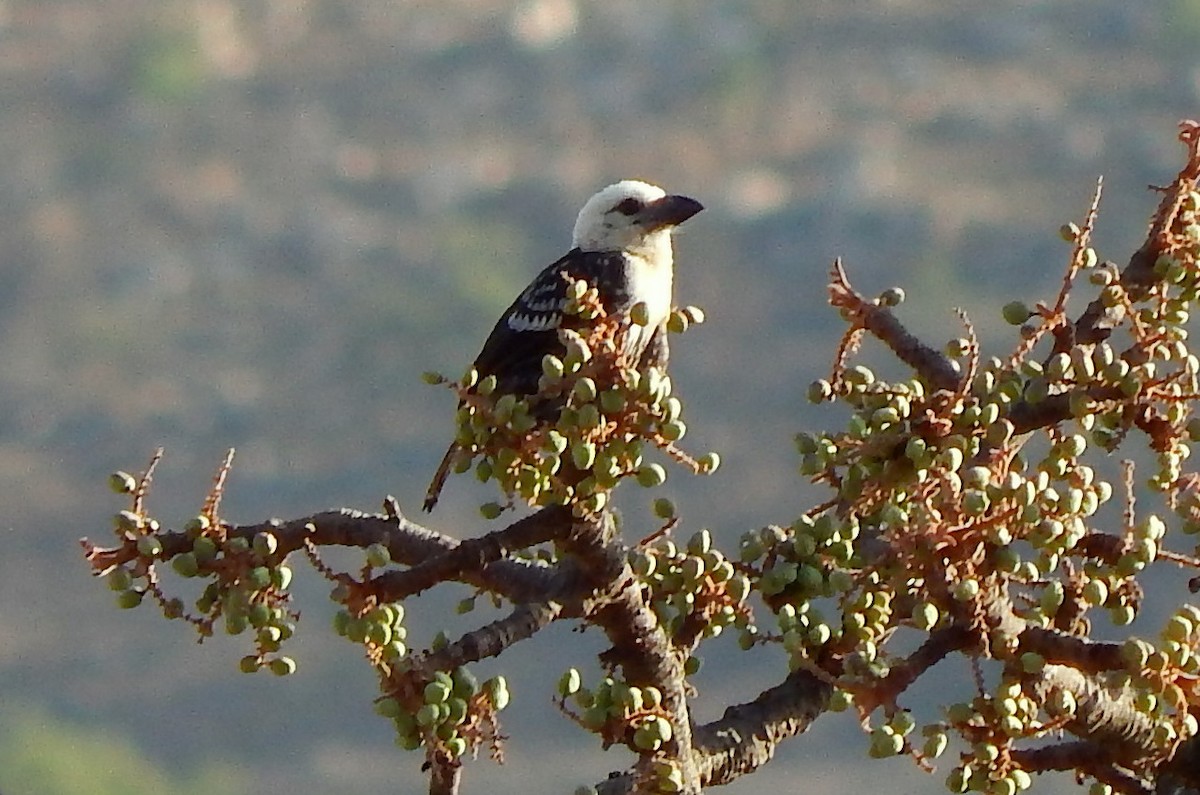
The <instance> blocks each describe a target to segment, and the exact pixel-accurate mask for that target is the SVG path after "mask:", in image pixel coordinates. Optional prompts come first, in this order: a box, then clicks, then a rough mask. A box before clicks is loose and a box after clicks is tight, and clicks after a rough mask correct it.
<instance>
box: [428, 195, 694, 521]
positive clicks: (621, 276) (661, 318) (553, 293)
mask: <svg viewBox="0 0 1200 795" xmlns="http://www.w3.org/2000/svg"><path fill="white" fill-rule="evenodd" d="M702 209H704V208H703V206H702V205H701V204H700V202H698V201H696V200H695V199H692V198H689V197H687V196H679V195H674V194H668V193H667V192H666V191H664V190H663V189H662V188H659V187H657V186H654V185H649V184H647V183H645V182H639V181H637V180H623V181H621V182H617V183H615V184H613V185H609V186H608V187H606V188H604V189H603V190H601V191H600V192H599V193H597V194H596V195H595V196H592V198H590V199H588V201H587V203H586V204H584V205H583V209H581V210H580V211H579V217H578V218H577V219H576V221H575V230H574V232H573V234H572V241H571V250H570V251H568V252H567V253H566V254H565V255H563V256H562V257H561V258H560V259H558V260H557V261H555V262H553V263H551V264H550V265H548V266H547V267H546V268H545V269H543V270H542V272H541V273H539V274H538V275H537V277H535V278H534V280H533V281H532V282H531V283H530V284H529V286H528V287H526V288H525V289H524V290H523V291H522V292H521V294H520V295H519V296H517V299H516V300H515V301H513V303H512V305H511V306H509V307H508V309H506V310H505V311H504V314H502V315H501V316H500V319H499V320H498V321H496V325H495V327H494V328H493V329H492V332H491V334H489V335H488V338H487V340H486V341H485V342H484V343H483V349H482V350H481V351H480V352H479V355H478V356H476V357H475V362H474V368H475V370H476V372H477V373H478V377H479V378H480V379H485V378H487V377H488V376H495V380H494V387H493V393H494V394H497V395H503V394H512V395H517V396H520V397H526V396H533V395H536V394H537V393H538V391H539V381H540V379H541V377H542V372H543V370H542V360H543V358H544V357H545V356H546V355H547V354H554V355H556V356H560V357H561V356H562V355H563V352H564V343H563V341H562V339H561V337H560V334H559V330H560V329H562V328H571V329H574V330H576V331H580V332H581V333H583V335H584V336H586V331H587V328H586V325H587V323H588V322H589V321H588V319H587V317H586V316H581V315H572V314H568V313H567V312H566V311H565V309H566V307H567V304H568V300H569V298H570V296H569V295H568V289H569V287H570V285H571V284H572V283H575V282H580V281H582V282H586V283H587V284H588V286H589V287H592V288H595V290H596V294H597V297H598V299H599V303H600V305H601V306H602V307H603V310H604V313H603V316H604V317H606V318H613V317H616V318H618V319H620V320H621V321H625V320H627V319H628V318H629V314H630V312H631V310H632V309H633V307H634V306H635V305H637V304H643V305H644V306H645V311H644V315H643V316H642V317H641V318H639V322H637V323H625V324H624V326H623V333H622V336H621V351H620V353H621V354H622V356H623V358H624V360H625V361H628V362H630V363H633V364H634V365H635V366H636V367H637V368H638V369H644V368H646V367H650V366H654V367H658V368H665V367H666V363H667V355H668V351H667V330H666V323H667V318H668V317H669V316H670V314H671V301H672V291H671V285H672V277H673V270H674V255H673V252H672V249H671V232H672V231H673V230H674V229H675V227H676V226H678V225H679V224H681V223H683V222H684V221H686V220H687V219H689V218H691V217H692V216H693V215H695V214H696V213H698V212H700V211H701V210H702ZM639 311H640V310H639ZM457 449H458V445H457V444H451V446H450V449H449V450H447V452H446V455H445V457H444V458H443V459H442V463H441V465H440V466H439V467H438V470H437V473H436V474H435V475H434V478H433V482H432V483H431V484H430V486H429V491H428V493H427V494H426V497H425V510H427V511H428V510H432V509H433V506H434V505H435V504H436V503H437V498H438V494H439V493H440V492H441V489H442V486H443V485H444V483H445V481H446V477H447V475H448V474H449V471H450V467H451V464H452V462H453V460H454V455H455V452H456V451H457Z"/></svg>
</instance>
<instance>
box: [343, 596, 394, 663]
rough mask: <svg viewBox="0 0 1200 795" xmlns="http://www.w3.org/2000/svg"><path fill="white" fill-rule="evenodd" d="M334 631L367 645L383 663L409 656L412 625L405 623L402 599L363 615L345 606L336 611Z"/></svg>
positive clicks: (371, 652)
mask: <svg viewBox="0 0 1200 795" xmlns="http://www.w3.org/2000/svg"><path fill="white" fill-rule="evenodd" d="M336 592H337V589H335V594H336ZM335 598H336V596H335ZM333 631H334V632H335V633H337V634H338V635H339V636H341V637H343V638H346V639H347V640H349V641H350V642H351V643H357V644H359V645H361V646H364V647H365V648H366V651H367V657H368V658H369V659H371V660H372V661H374V662H376V663H377V664H379V665H385V666H392V665H394V664H395V663H396V662H398V661H399V660H403V659H405V658H406V657H407V656H408V646H406V645H405V641H406V640H407V639H408V629H407V628H406V627H405V626H404V605H403V604H401V603H400V602H395V603H392V604H381V605H377V606H375V607H373V608H371V609H369V610H366V611H365V612H363V613H362V614H361V615H353V614H351V612H350V611H349V610H348V609H345V608H343V609H342V610H339V611H338V612H336V613H334V615H333Z"/></svg>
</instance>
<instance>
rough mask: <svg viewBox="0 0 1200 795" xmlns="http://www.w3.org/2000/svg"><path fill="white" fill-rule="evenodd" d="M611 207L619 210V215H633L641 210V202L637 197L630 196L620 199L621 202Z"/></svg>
mask: <svg viewBox="0 0 1200 795" xmlns="http://www.w3.org/2000/svg"><path fill="white" fill-rule="evenodd" d="M613 209H614V210H616V211H617V212H619V213H620V214H621V215H634V214H635V213H638V212H641V210H642V203H641V202H640V201H638V200H637V199H635V198H633V197H630V198H628V199H624V200H622V201H621V203H620V204H618V205H617V206H616V207H614V208H613Z"/></svg>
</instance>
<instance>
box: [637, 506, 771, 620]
mask: <svg viewBox="0 0 1200 795" xmlns="http://www.w3.org/2000/svg"><path fill="white" fill-rule="evenodd" d="M630 566H631V568H632V569H633V571H634V573H635V574H636V575H637V576H638V577H639V578H640V579H641V581H642V582H643V583H644V584H645V586H646V587H647V589H648V590H649V593H650V600H649V601H650V608H651V609H652V610H653V611H654V613H655V615H656V616H657V617H658V620H659V623H660V624H661V625H662V626H663V628H664V629H665V630H666V632H667V634H668V635H672V636H676V635H678V634H679V632H680V631H681V630H682V629H683V628H684V626H685V625H686V624H688V623H689V622H691V623H692V624H693V625H694V626H695V627H696V629H697V630H698V631H699V633H700V635H701V637H704V638H715V637H716V636H718V635H720V634H721V632H722V631H723V630H724V629H725V628H726V627H730V626H735V627H738V628H739V629H742V630H744V631H749V628H750V627H751V626H752V624H751V620H750V619H751V614H750V610H749V607H748V606H747V605H746V604H745V602H746V599H747V597H748V596H749V595H750V589H751V585H750V578H749V577H748V576H747V574H746V573H745V572H742V571H738V569H737V567H736V566H735V565H734V563H733V562H732V561H730V560H728V559H726V557H725V556H724V554H722V553H721V551H720V550H719V549H717V548H716V547H714V546H713V543H712V534H711V533H710V532H709V531H708V530H707V529H703V530H700V531H698V532H697V533H695V534H694V535H692V537H691V538H690V539H688V541H687V543H686V544H685V545H684V546H683V547H680V546H678V545H676V544H675V542H674V541H671V540H670V539H666V538H663V539H660V540H658V541H656V542H655V543H654V544H653V545H651V546H648V547H646V548H643V549H639V550H635V551H633V552H631V553H630Z"/></svg>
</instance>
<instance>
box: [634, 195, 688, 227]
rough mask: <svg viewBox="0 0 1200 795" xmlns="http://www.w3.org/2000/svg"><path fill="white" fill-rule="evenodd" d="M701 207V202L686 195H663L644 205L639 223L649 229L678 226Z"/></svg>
mask: <svg viewBox="0 0 1200 795" xmlns="http://www.w3.org/2000/svg"><path fill="white" fill-rule="evenodd" d="M703 209H704V205H703V204H701V203H700V202H698V201H696V200H695V199H693V198H691V197H688V196H663V197H662V198H661V199H656V200H655V201H652V202H650V203H649V204H647V205H646V209H644V210H643V211H642V221H641V223H642V226H644V227H646V229H647V230H649V231H654V230H655V229H662V228H664V227H668V226H678V225H679V224H682V223H683V222H684V221H686V220H687V219H689V218H691V217H692V216H693V215H695V214H696V213H698V212H700V211H701V210H703Z"/></svg>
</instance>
